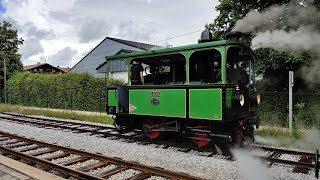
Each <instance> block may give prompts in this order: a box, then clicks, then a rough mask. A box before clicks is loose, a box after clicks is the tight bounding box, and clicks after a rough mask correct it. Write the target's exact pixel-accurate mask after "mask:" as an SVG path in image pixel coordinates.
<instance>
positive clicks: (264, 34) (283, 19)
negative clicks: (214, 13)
mask: <svg viewBox="0 0 320 180" xmlns="http://www.w3.org/2000/svg"><path fill="white" fill-rule="evenodd" d="M319 19H320V12H319V11H318V10H317V9H316V7H314V6H313V0H306V1H302V0H300V1H298V0H293V1H291V2H290V3H288V4H285V5H274V6H271V7H269V8H268V9H266V10H265V11H263V12H259V11H256V10H253V11H251V12H249V13H248V14H247V16H246V17H244V18H243V19H241V20H239V21H237V23H236V25H235V27H234V28H233V31H241V32H250V31H255V32H257V34H256V36H255V38H254V39H253V40H252V45H253V47H254V48H273V49H276V50H280V51H287V52H292V53H297V52H302V51H310V52H312V53H313V55H312V58H313V59H312V60H313V61H312V63H311V65H310V66H308V67H303V68H302V69H301V72H302V74H303V75H304V78H305V80H306V81H307V82H309V83H319V82H320V74H319V70H320V50H319V49H320V31H319V27H320V21H319ZM317 28H318V29H317Z"/></svg>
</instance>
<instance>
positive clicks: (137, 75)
mask: <svg viewBox="0 0 320 180" xmlns="http://www.w3.org/2000/svg"><path fill="white" fill-rule="evenodd" d="M130 80H131V85H144V77H143V67H142V65H141V61H140V60H137V61H133V64H132V66H131V69H130Z"/></svg>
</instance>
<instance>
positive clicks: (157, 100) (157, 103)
mask: <svg viewBox="0 0 320 180" xmlns="http://www.w3.org/2000/svg"><path fill="white" fill-rule="evenodd" d="M150 103H151V104H153V105H155V106H157V105H159V103H160V101H159V99H158V98H152V99H151V101H150Z"/></svg>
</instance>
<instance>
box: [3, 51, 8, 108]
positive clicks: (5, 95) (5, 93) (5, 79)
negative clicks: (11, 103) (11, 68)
mask: <svg viewBox="0 0 320 180" xmlns="http://www.w3.org/2000/svg"><path fill="white" fill-rule="evenodd" d="M3 80H4V103H5V104H7V66H6V56H5V55H4V56H3Z"/></svg>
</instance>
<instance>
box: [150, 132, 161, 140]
mask: <svg viewBox="0 0 320 180" xmlns="http://www.w3.org/2000/svg"><path fill="white" fill-rule="evenodd" d="M147 136H148V137H149V138H150V139H156V138H157V137H159V136H160V131H151V132H150V133H147Z"/></svg>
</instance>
